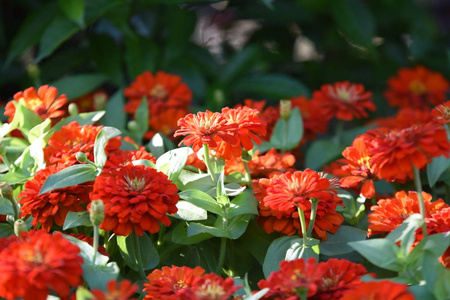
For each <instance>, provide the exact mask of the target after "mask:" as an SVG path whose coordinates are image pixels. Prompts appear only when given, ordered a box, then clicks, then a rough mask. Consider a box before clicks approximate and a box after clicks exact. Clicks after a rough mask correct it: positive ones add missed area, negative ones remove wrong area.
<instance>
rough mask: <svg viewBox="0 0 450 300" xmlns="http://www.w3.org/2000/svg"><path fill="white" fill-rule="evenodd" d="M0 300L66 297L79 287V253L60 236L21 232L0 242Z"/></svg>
mask: <svg viewBox="0 0 450 300" xmlns="http://www.w3.org/2000/svg"><path fill="white" fill-rule="evenodd" d="M4 243H6V244H7V245H8V246H7V247H0V249H1V250H0V296H1V297H4V298H6V299H8V300H13V299H17V298H23V299H25V300H45V299H47V296H48V295H49V294H50V291H53V292H54V293H55V294H56V295H58V296H60V297H66V296H69V292H70V289H71V288H72V287H76V286H78V285H79V284H81V283H82V277H81V275H82V274H83V269H82V267H81V264H82V263H83V259H82V258H81V257H80V256H79V255H78V254H79V253H80V249H79V248H78V247H77V246H76V245H73V244H72V243H70V242H69V241H68V240H66V239H65V238H64V237H63V236H62V234H61V233H60V232H55V233H53V234H49V233H47V232H45V231H42V230H38V231H28V232H21V233H20V237H19V238H18V237H16V236H10V237H9V238H7V239H2V240H0V244H4Z"/></svg>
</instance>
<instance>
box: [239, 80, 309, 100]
mask: <svg viewBox="0 0 450 300" xmlns="http://www.w3.org/2000/svg"><path fill="white" fill-rule="evenodd" d="M233 88H234V89H236V90H237V91H241V92H248V93H252V94H257V95H258V96H261V97H271V98H275V99H286V98H291V97H295V96H300V95H304V96H307V97H309V96H310V94H311V93H310V91H309V89H308V88H307V87H306V86H305V85H304V84H302V83H301V82H299V81H297V80H295V79H293V78H291V77H289V76H286V75H284V74H264V75H255V76H251V77H247V78H242V79H241V80H239V82H236V83H235V84H234V85H233Z"/></svg>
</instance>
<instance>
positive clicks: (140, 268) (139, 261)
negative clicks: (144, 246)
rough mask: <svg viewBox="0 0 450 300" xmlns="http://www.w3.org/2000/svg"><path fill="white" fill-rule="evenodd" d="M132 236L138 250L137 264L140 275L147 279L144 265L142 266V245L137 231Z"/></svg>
mask: <svg viewBox="0 0 450 300" xmlns="http://www.w3.org/2000/svg"><path fill="white" fill-rule="evenodd" d="M131 238H132V239H133V244H134V249H135V251H136V265H137V267H138V271H139V275H140V276H141V279H145V278H146V276H145V272H144V267H143V266H142V254H141V245H140V242H139V236H138V235H137V234H136V232H134V231H133V232H132V233H131Z"/></svg>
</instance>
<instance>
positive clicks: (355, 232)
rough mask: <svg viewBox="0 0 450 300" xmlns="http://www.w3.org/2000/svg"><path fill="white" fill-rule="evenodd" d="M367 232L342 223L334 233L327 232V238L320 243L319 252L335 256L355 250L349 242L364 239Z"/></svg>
mask: <svg viewBox="0 0 450 300" xmlns="http://www.w3.org/2000/svg"><path fill="white" fill-rule="evenodd" d="M366 236H367V232H366V231H365V230H361V229H358V228H355V227H351V226H347V225H342V226H341V227H340V228H339V230H338V231H337V232H336V233H335V234H331V233H328V234H327V240H326V241H323V242H321V243H320V245H319V247H320V253H321V254H324V255H327V256H335V255H341V254H346V253H349V252H352V251H355V250H354V249H353V248H352V247H350V246H349V245H348V243H349V242H356V241H361V240H365V239H366Z"/></svg>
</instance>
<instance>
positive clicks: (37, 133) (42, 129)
mask: <svg viewBox="0 0 450 300" xmlns="http://www.w3.org/2000/svg"><path fill="white" fill-rule="evenodd" d="M51 126H52V121H51V120H50V119H46V120H45V121H44V122H42V123H40V124H38V125H36V126H34V127H33V128H31V130H30V131H29V132H28V141H29V142H30V143H33V142H34V141H35V140H37V139H38V138H40V137H41V136H42V135H43V134H46V133H48V131H49V130H50V128H51ZM48 138H50V137H48Z"/></svg>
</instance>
